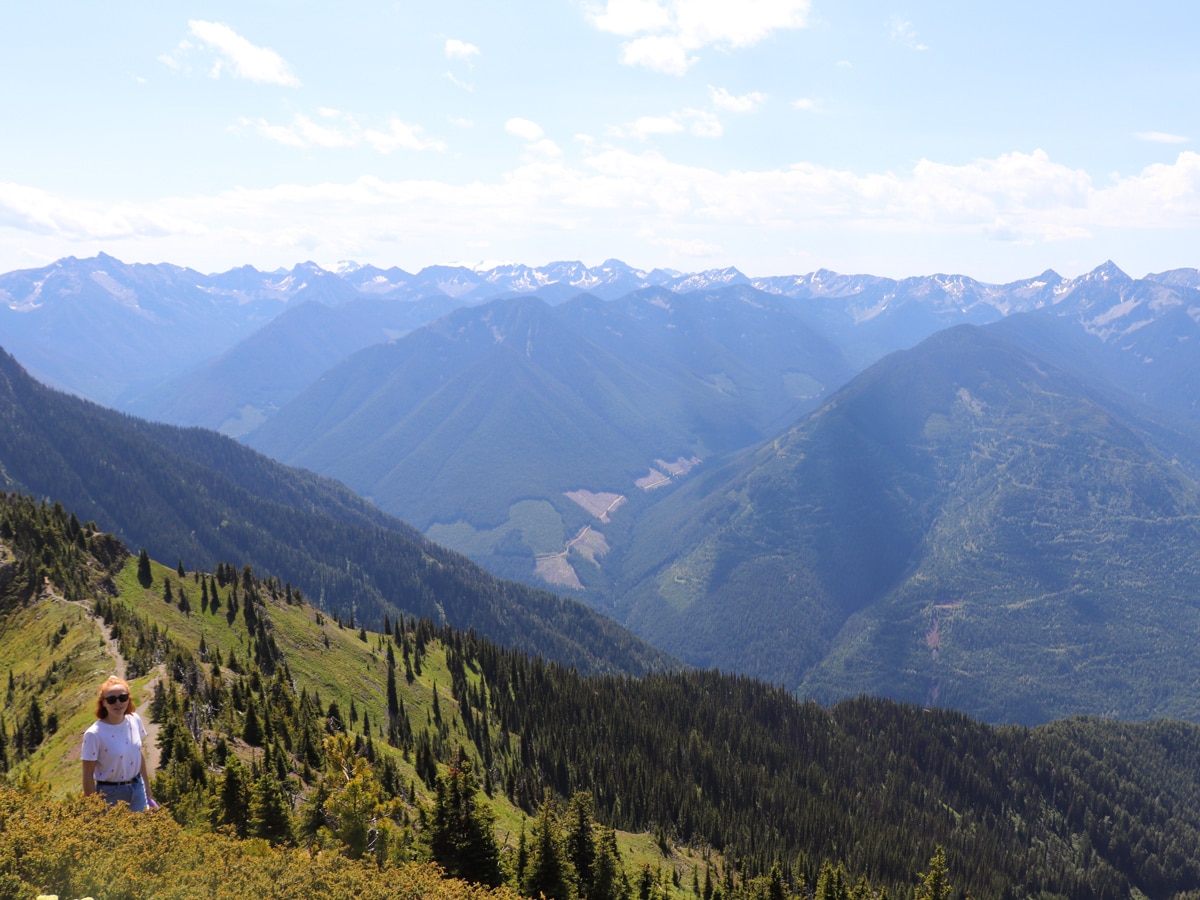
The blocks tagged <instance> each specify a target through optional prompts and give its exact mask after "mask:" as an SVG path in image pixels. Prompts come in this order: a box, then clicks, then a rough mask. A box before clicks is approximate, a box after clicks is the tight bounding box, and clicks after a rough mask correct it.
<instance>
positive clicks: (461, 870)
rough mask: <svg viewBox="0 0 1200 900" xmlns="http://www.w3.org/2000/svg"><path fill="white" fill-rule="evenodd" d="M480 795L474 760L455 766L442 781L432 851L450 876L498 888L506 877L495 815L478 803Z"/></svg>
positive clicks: (451, 767)
mask: <svg viewBox="0 0 1200 900" xmlns="http://www.w3.org/2000/svg"><path fill="white" fill-rule="evenodd" d="M478 791H479V785H478V782H477V781H476V779H475V773H474V771H473V770H472V767H471V762H470V760H466V759H458V760H455V761H454V762H452V763H451V765H450V767H449V769H448V771H447V772H446V774H445V775H443V776H441V777H440V778H439V779H438V784H437V796H436V799H435V801H434V809H433V821H432V822H431V824H430V828H429V849H430V853H431V854H432V856H433V858H434V860H435V861H436V862H437V863H438V864H439V865H440V866H441V867H442V868H443V869H445V870H446V874H447V875H450V876H451V877H454V878H463V879H466V880H467V881H475V882H478V883H480V884H486V885H489V886H491V887H496V886H498V885H499V884H500V883H501V881H502V880H503V876H502V874H501V871H500V848H499V845H498V844H497V843H496V835H495V833H494V831H493V822H494V820H495V814H494V813H493V812H492V811H491V809H490V808H489V807H488V806H486V805H482V804H480V803H478V802H477V800H476V794H477V793H478Z"/></svg>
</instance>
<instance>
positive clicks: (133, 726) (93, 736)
mask: <svg viewBox="0 0 1200 900" xmlns="http://www.w3.org/2000/svg"><path fill="white" fill-rule="evenodd" d="M145 738H146V726H145V725H143V724H142V719H141V716H139V715H138V714H137V713H127V714H126V716H125V721H124V722H122V723H121V724H120V725H109V724H108V723H107V722H105V721H103V720H102V719H97V720H96V721H95V722H94V723H93V724H92V726H91V727H90V728H88V730H87V731H85V732H84V733H83V750H82V752H81V753H80V754H79V758H80V759H83V760H95V761H96V773H95V778H96V780H97V781H131V780H132V779H134V778H136V777H137V776H138V773H139V772H141V770H142V741H143V740H145Z"/></svg>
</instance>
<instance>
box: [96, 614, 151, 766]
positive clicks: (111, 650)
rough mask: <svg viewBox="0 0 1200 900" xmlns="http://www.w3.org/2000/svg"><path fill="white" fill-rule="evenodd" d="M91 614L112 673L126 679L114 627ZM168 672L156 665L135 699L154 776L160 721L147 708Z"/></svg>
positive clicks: (147, 762)
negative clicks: (151, 717)
mask: <svg viewBox="0 0 1200 900" xmlns="http://www.w3.org/2000/svg"><path fill="white" fill-rule="evenodd" d="M88 615H89V616H91V618H92V619H93V620H94V621H95V623H96V626H97V627H98V628H99V629H100V633H101V634H103V635H104V648H105V652H106V653H107V654H108V656H109V657H111V659H112V674H113V675H116V676H117V677H118V678H120V679H122V680H125V679H126V678H127V677H128V676H127V674H126V673H127V672H128V671H129V667H128V665H127V664H126V662H125V657H124V656H122V655H121V645H120V644H119V643H118V641H117V640H116V639H115V638H113V635H112V629H111V628H110V627H109V626H108V625H106V624H104V620H103V619H102V618H100V617H99V616H96V615H92V614H91V612H90V611H89V613H88ZM166 674H167V667H166V666H165V665H163V664H161V663H160V664H159V665H157V666H155V667H154V671H153V673H152V674H151V677H150V680H149V681H147V682H146V686H145V687H144V688H143V689H142V690H141V692H140V693H139V695H138V696H136V697H135V698H134V699H135V700H136V701H137V705H138V706H139V707H143V710H142V712H141V713H139V715H141V717H142V724H144V725H145V726H146V741H145V743H143V744H142V753H143V754H144V755H145V757H146V771H148V772H150V773H151V777H153V773H154V771H155V770H156V769H157V768H158V762H159V757H160V754H159V750H158V723H157V722H151V721H150V716H149V715H148V714H147V712H146V710H148V709H149V707H150V700H151V698H152V697H153V696H154V689H155V688H156V687H158V683H159V682H160V681H162V679H163V677H164V676H165V675H166Z"/></svg>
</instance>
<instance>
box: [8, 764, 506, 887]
mask: <svg viewBox="0 0 1200 900" xmlns="http://www.w3.org/2000/svg"><path fill="white" fill-rule="evenodd" d="M46 893H53V894H57V895H59V896H62V897H97V898H103V900H245V898H248V897H272V898H276V900H309V898H311V897H314V896H320V897H322V898H323V900H385V898H395V897H397V896H403V897H421V898H425V900H508V898H513V897H515V896H516V895H515V894H514V893H513V892H512V891H510V890H507V889H504V888H496V889H490V888H484V887H479V886H474V885H470V884H468V883H466V882H462V881H454V880H451V879H446V878H444V877H442V875H441V873H440V872H438V870H437V869H436V868H435V867H433V866H428V865H424V866H423V865H400V866H393V865H391V864H389V863H387V862H386V861H385V862H384V864H383V866H382V870H381V865H380V862H379V860H377V859H371V860H369V861H362V862H360V861H355V860H351V859H347V858H346V857H344V856H340V855H338V854H336V853H334V854H330V853H311V852H309V851H308V850H305V849H289V848H286V847H278V848H276V847H272V846H271V845H270V844H269V843H268V842H267V841H265V840H239V839H237V838H234V837H231V836H228V835H224V834H220V833H217V834H197V833H193V832H190V831H187V830H185V829H183V828H182V827H181V826H180V825H179V824H177V823H176V822H175V821H174V820H173V819H172V818H171V817H170V816H168V815H164V814H157V815H146V814H135V813H130V812H128V810H126V809H124V808H123V807H119V808H112V809H109V808H106V807H105V806H104V804H103V802H102V801H101V800H100V799H99V798H98V797H90V798H83V799H79V798H72V799H66V800H50V799H48V798H46V797H44V796H39V795H36V794H24V793H19V792H17V791H14V790H12V789H10V788H4V787H0V896H4V897H13V898H31V897H35V896H37V895H39V894H46Z"/></svg>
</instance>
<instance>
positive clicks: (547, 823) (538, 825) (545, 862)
mask: <svg viewBox="0 0 1200 900" xmlns="http://www.w3.org/2000/svg"><path fill="white" fill-rule="evenodd" d="M570 865H571V864H570V862H568V860H567V858H566V854H564V853H563V848H562V834H561V831H560V830H559V825H558V816H557V815H556V811H555V808H554V801H553V799H552V798H551V796H550V793H549V792H548V791H547V793H546V797H545V799H544V800H543V801H542V805H541V808H540V809H539V810H538V817H537V821H535V822H534V825H533V849H532V852H531V853H530V858H529V865H528V867H527V869H526V872H525V878H524V880H523V881H522V883H521V891H522V893H524V894H525V896H526V897H545V898H546V900H574V897H575V891H574V885H573V884H572V881H573V879H572V877H571V874H572V873H571V871H570Z"/></svg>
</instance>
